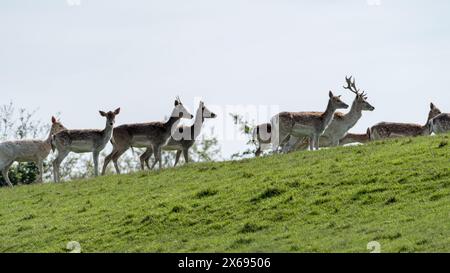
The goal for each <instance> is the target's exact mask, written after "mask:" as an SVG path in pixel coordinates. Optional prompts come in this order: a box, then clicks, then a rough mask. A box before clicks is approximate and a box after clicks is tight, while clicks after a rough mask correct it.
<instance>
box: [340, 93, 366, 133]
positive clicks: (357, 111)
mask: <svg viewBox="0 0 450 273" xmlns="http://www.w3.org/2000/svg"><path fill="white" fill-rule="evenodd" d="M361 117H362V109H361V107H359V106H358V103H357V102H356V100H355V101H354V102H353V104H352V108H351V109H350V111H349V112H348V113H347V114H345V115H344V121H345V123H346V125H347V127H348V128H349V129H350V128H351V127H353V126H355V124H356V123H357V122H358V120H359V119H360V118H361Z"/></svg>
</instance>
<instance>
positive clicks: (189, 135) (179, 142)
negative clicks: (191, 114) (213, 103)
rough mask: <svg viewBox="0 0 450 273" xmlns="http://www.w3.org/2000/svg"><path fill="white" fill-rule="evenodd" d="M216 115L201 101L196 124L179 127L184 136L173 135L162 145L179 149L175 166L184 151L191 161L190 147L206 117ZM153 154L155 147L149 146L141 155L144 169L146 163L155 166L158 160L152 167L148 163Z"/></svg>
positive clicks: (185, 156) (169, 148) (165, 149)
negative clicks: (175, 136)
mask: <svg viewBox="0 0 450 273" xmlns="http://www.w3.org/2000/svg"><path fill="white" fill-rule="evenodd" d="M216 117H217V115H216V114H214V113H213V112H211V111H210V110H209V109H208V108H206V106H205V104H204V103H203V102H202V101H201V102H200V105H199V107H198V109H197V113H196V114H195V121H194V124H193V125H191V126H180V127H178V131H179V133H180V134H181V135H182V137H180V138H178V137H177V138H174V137H173V136H171V137H170V139H169V141H168V142H167V144H166V145H165V146H164V147H162V150H164V151H177V156H176V158H175V165H174V167H176V166H177V164H178V161H179V160H180V157H181V153H183V156H184V161H185V162H186V163H189V149H190V148H191V147H192V145H194V143H195V140H196V139H197V137H198V136H199V135H200V131H201V129H202V126H203V123H204V122H205V119H207V118H216ZM152 154H153V149H152V148H150V147H149V148H147V150H146V151H145V152H144V153H143V154H142V155H141V157H140V160H141V169H142V170H144V166H145V165H146V166H147V168H149V169H153V168H154V167H155V165H156V163H157V162H158V161H157V160H155V162H153V166H152V167H150V165H149V164H148V163H149V160H150V158H151V156H152ZM144 164H145V165H144Z"/></svg>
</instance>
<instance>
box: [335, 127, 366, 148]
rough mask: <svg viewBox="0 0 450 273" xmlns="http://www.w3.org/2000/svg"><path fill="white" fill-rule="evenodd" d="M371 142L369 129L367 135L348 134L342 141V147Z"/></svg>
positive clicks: (340, 142)
mask: <svg viewBox="0 0 450 273" xmlns="http://www.w3.org/2000/svg"><path fill="white" fill-rule="evenodd" d="M369 141H370V128H367V131H366V133H365V134H352V133H348V134H346V135H345V136H344V137H343V138H342V139H341V140H340V141H339V144H340V145H346V144H351V143H362V144H364V143H367V142H369Z"/></svg>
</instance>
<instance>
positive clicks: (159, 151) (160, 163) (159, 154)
mask: <svg viewBox="0 0 450 273" xmlns="http://www.w3.org/2000/svg"><path fill="white" fill-rule="evenodd" d="M155 152H156V154H157V157H158V163H159V169H160V170H161V169H162V159H161V146H159V147H158V148H157V149H155Z"/></svg>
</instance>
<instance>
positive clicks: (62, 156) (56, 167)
mask: <svg viewBox="0 0 450 273" xmlns="http://www.w3.org/2000/svg"><path fill="white" fill-rule="evenodd" d="M68 154H69V151H59V150H58V156H57V157H56V159H55V160H54V161H53V179H54V181H55V182H59V181H60V177H59V176H60V173H59V167H60V166H61V163H62V162H63V160H64V159H65V158H66V156H67V155H68Z"/></svg>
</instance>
